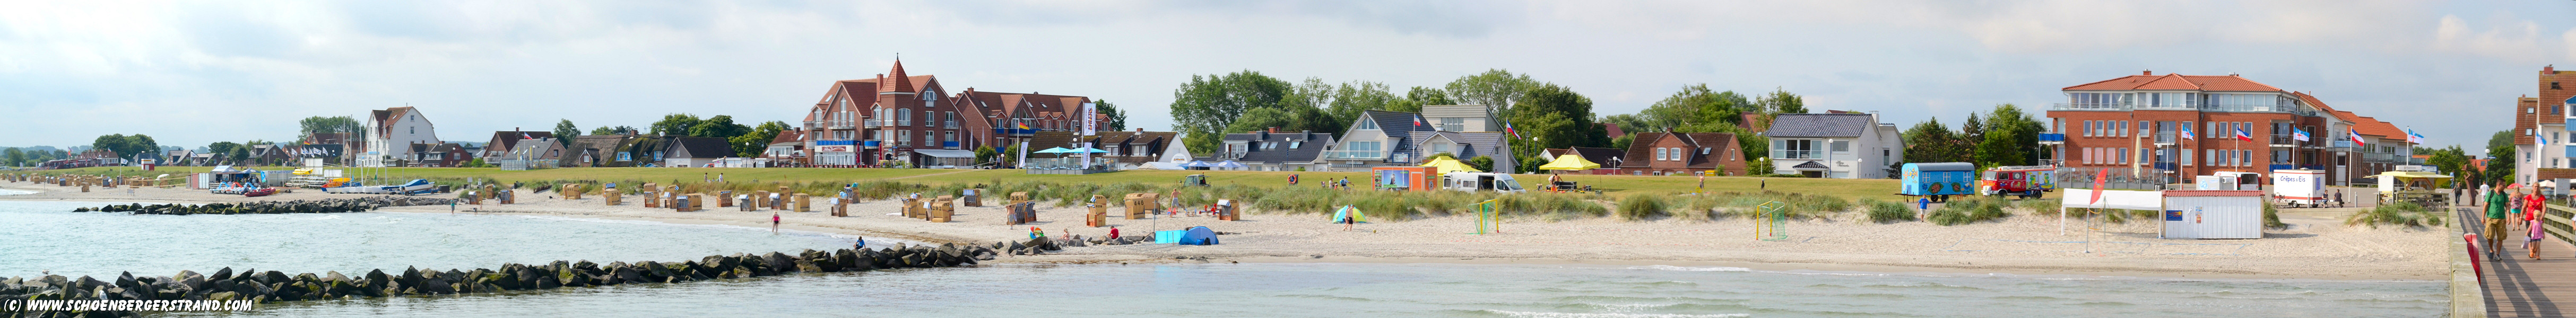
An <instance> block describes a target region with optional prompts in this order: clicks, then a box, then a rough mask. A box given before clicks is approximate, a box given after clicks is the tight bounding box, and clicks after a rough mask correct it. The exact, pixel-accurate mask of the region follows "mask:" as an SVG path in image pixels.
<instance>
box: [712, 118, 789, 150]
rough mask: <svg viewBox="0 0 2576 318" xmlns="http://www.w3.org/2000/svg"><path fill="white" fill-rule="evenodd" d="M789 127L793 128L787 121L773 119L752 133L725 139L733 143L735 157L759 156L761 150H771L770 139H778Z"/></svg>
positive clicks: (752, 130)
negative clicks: (788, 125)
mask: <svg viewBox="0 0 2576 318" xmlns="http://www.w3.org/2000/svg"><path fill="white" fill-rule="evenodd" d="M719 117H721V116H719ZM726 119H728V120H730V119H732V118H726ZM789 129H793V128H789V127H787V122H783V121H775V120H772V121H769V122H765V123H760V126H759V127H753V128H752V129H751V133H746V134H742V135H741V136H733V138H728V139H726V140H725V141H728V142H731V143H733V152H734V156H735V157H759V156H760V153H761V152H765V151H768V150H769V141H770V140H772V139H778V134H779V133H784V132H787V130H789Z"/></svg>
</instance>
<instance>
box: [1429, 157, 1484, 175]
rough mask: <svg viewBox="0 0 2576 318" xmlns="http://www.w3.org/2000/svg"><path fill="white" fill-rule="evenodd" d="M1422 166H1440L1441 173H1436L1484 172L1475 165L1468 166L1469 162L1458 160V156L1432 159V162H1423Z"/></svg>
mask: <svg viewBox="0 0 2576 318" xmlns="http://www.w3.org/2000/svg"><path fill="white" fill-rule="evenodd" d="M1422 166H1424V167H1435V168H1440V171H1439V173H1436V174H1449V173H1451V172H1484V171H1481V170H1476V168H1475V167H1469V166H1467V162H1465V161H1458V158H1454V157H1440V158H1437V159H1431V162H1425V163H1422Z"/></svg>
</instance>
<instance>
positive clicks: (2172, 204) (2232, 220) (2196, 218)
mask: <svg viewBox="0 0 2576 318" xmlns="http://www.w3.org/2000/svg"><path fill="white" fill-rule="evenodd" d="M2164 201H2165V202H2164V203H2165V208H2164V213H2162V214H2163V215H2162V217H2163V220H2164V231H2163V234H2162V235H2159V237H2163V238H2168V239H2259V238H2263V191H2226V190H2221V191H2165V192H2164Z"/></svg>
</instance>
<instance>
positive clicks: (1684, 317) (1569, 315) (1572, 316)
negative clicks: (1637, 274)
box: [1476, 309, 1753, 318]
mask: <svg viewBox="0 0 2576 318" xmlns="http://www.w3.org/2000/svg"><path fill="white" fill-rule="evenodd" d="M1476 312H1481V313H1488V314H1497V315H1502V316H1504V317H1526V318H1627V317H1639V318H1741V317H1752V316H1753V314H1628V313H1580V312H1535V311H1510V310H1492V309H1485V310H1477V311H1476Z"/></svg>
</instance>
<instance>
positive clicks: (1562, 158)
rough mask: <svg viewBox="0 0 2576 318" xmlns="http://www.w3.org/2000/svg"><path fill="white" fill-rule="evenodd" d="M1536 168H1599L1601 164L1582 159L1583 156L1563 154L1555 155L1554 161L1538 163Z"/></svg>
mask: <svg viewBox="0 0 2576 318" xmlns="http://www.w3.org/2000/svg"><path fill="white" fill-rule="evenodd" d="M1538 168H1539V170H1592V169H1600V168H1601V164H1598V163H1592V161H1591V160H1583V156H1577V155H1574V154H1563V155H1557V156H1556V161H1549V162H1547V164H1545V165H1539V166H1538Z"/></svg>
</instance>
